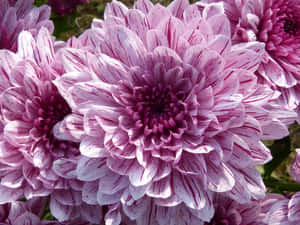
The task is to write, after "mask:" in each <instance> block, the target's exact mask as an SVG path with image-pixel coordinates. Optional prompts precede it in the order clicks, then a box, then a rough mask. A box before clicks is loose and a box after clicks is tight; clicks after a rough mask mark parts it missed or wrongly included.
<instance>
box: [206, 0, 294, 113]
mask: <svg viewBox="0 0 300 225" xmlns="http://www.w3.org/2000/svg"><path fill="white" fill-rule="evenodd" d="M216 1H218V2H220V1H219V0H206V2H216ZM223 2H224V4H225V9H226V14H227V15H228V17H229V19H230V21H231V27H232V35H233V40H234V42H238V43H240V42H248V41H261V42H263V43H265V44H266V45H265V49H266V54H265V56H264V60H263V61H262V64H261V66H260V67H259V69H258V74H259V75H260V76H262V77H263V78H264V80H265V82H268V83H269V85H271V86H273V87H274V88H276V89H278V90H280V91H281V92H282V99H281V102H283V103H285V104H287V105H288V106H289V107H291V108H293V109H295V108H296V107H297V106H298V104H299V100H300V96H299V82H300V67H299V64H300V57H299V53H300V47H299V46H300V45H299V44H300V26H299V24H300V6H299V4H298V1H297V0H287V1H281V0H262V1H258V0H246V1H231V0H225V1H223Z"/></svg>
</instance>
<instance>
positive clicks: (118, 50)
mask: <svg viewBox="0 0 300 225" xmlns="http://www.w3.org/2000/svg"><path fill="white" fill-rule="evenodd" d="M108 38H109V43H110V44H111V45H112V46H118V47H114V48H113V53H114V55H115V56H116V57H117V58H119V59H120V61H121V62H123V63H124V64H126V65H128V66H134V65H140V64H142V63H143V59H144V56H145V52H146V49H145V46H144V44H143V42H142V41H141V39H140V38H139V37H138V36H137V35H136V34H135V33H134V32H132V31H131V30H129V29H127V28H125V27H121V26H115V27H112V28H111V29H109V30H108Z"/></svg>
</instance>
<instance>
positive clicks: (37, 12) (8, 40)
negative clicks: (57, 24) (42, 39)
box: [0, 0, 54, 52]
mask: <svg viewBox="0 0 300 225" xmlns="http://www.w3.org/2000/svg"><path fill="white" fill-rule="evenodd" d="M33 2H34V0H18V1H9V0H1V1H0V18H1V22H0V49H9V50H11V51H14V52H15V51H16V50H17V47H18V46H17V39H18V35H19V33H20V32H21V31H22V30H27V31H30V32H31V33H32V34H33V35H36V34H37V31H38V30H39V29H40V28H41V27H46V28H47V29H48V30H49V32H52V31H53V29H54V27H53V23H52V22H51V21H50V20H49V17H50V8H49V7H48V6H46V5H44V6H41V7H39V8H36V7H33Z"/></svg>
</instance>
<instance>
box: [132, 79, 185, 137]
mask: <svg viewBox="0 0 300 225" xmlns="http://www.w3.org/2000/svg"><path fill="white" fill-rule="evenodd" d="M134 96H135V99H136V106H135V107H133V108H132V113H133V120H134V121H136V124H137V125H139V126H140V127H143V128H144V134H145V135H146V136H148V135H150V134H154V135H162V134H169V132H170V131H172V132H175V131H176V129H177V127H178V125H179V126H180V123H181V122H182V120H183V119H184V116H185V113H184V105H183V103H182V101H181V99H182V96H181V95H180V94H178V93H174V92H173V91H172V88H171V87H170V86H164V85H161V84H158V85H157V86H154V87H152V86H150V85H145V86H143V87H137V88H135V89H134Z"/></svg>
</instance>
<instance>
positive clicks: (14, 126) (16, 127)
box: [4, 120, 32, 145]
mask: <svg viewBox="0 0 300 225" xmlns="http://www.w3.org/2000/svg"><path fill="white" fill-rule="evenodd" d="M31 126H32V124H29V123H26V122H23V121H18V120H16V121H13V122H9V123H8V124H7V125H6V126H5V128H4V135H5V136H6V137H7V138H8V139H9V140H10V142H11V143H14V144H16V145H24V144H26V143H28V142H29V141H30V140H31V138H30V137H29V129H30V128H31Z"/></svg>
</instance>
